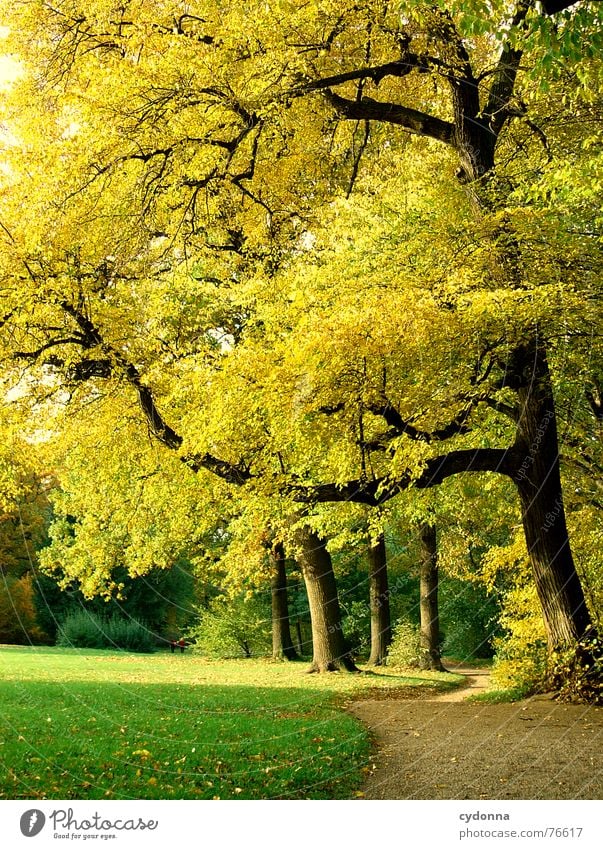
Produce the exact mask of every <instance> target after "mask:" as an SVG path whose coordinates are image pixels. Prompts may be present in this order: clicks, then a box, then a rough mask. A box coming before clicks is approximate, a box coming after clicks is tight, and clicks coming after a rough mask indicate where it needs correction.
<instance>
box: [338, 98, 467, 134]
mask: <svg viewBox="0 0 603 849" xmlns="http://www.w3.org/2000/svg"><path fill="white" fill-rule="evenodd" d="M324 95H325V97H326V99H327V100H328V101H329V103H330V104H331V106H333V108H334V109H335V110H336V111H337V112H338V113H339V114H340V115H341V116H342V117H344V118H352V119H353V120H355V121H384V122H385V123H389V124H397V125H398V126H399V127H403V128H404V129H405V130H408V131H409V132H411V133H416V134H417V135H420V136H429V137H430V138H433V139H436V140H437V141H441V142H444V144H450V145H452V144H453V143H454V124H452V123H451V122H450V121H443V120H442V119H441V118H436V117H434V116H433V115H429V114H427V113H426V112H419V111H418V110H417V109H411V108H410V107H408V106H400V105H399V104H397V103H381V102H379V101H378V100H373V99H372V98H371V97H363V98H362V100H361V101H356V100H348V99H347V98H345V97H340V96H339V95H338V94H335V93H334V92H332V91H330V89H326V90H325V91H324Z"/></svg>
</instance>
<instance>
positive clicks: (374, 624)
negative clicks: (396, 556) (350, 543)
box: [368, 535, 392, 666]
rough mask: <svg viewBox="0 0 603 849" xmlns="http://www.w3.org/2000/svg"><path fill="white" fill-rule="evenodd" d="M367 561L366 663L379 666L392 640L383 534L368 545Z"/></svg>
mask: <svg viewBox="0 0 603 849" xmlns="http://www.w3.org/2000/svg"><path fill="white" fill-rule="evenodd" d="M368 563H369V603H370V610H371V654H370V657H369V659H368V663H369V666H381V664H382V663H384V662H385V658H386V656H387V650H388V648H389V645H390V643H391V641H392V628H391V618H390V608H389V587H388V582H387V553H386V550H385V539H384V537H383V535H381V536H380V537H379V539H378V540H377V542H376V543H375V544H374V545H371V546H369V550H368Z"/></svg>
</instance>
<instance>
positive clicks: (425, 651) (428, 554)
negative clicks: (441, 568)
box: [419, 522, 445, 672]
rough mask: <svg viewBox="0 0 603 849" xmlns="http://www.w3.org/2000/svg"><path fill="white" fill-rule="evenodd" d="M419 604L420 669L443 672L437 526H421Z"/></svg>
mask: <svg viewBox="0 0 603 849" xmlns="http://www.w3.org/2000/svg"><path fill="white" fill-rule="evenodd" d="M420 533H421V559H420V564H419V604H420V616H421V630H420V642H421V669H434V670H437V671H439V672H444V671H445V670H444V667H443V666H442V659H441V657H440V613H439V609H438V549H437V537H436V529H435V525H431V524H429V523H428V522H424V523H423V524H422V525H421V532H420Z"/></svg>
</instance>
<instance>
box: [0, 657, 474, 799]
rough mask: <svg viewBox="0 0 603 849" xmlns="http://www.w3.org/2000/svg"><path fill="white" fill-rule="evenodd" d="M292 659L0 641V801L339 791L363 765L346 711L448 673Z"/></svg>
mask: <svg viewBox="0 0 603 849" xmlns="http://www.w3.org/2000/svg"><path fill="white" fill-rule="evenodd" d="M304 669H305V667H304V665H303V664H299V663H271V662H268V661H264V660H244V661H243V660H242V661H235V660H231V661H222V662H217V661H216V662H211V661H206V660H204V659H203V658H200V657H198V656H196V655H193V654H190V653H188V652H187V653H186V654H184V655H180V654H176V655H170V654H169V653H158V654H152V655H136V654H128V653H125V652H108V651H100V650H92V649H85V650H84V649H82V650H79V649H59V648H46V647H12V646H5V647H2V648H0V703H1V704H2V710H1V712H0V799H104V798H108V799H131V798H134V799H213V798H221V799H232V798H240V799H299V798H303V799H334V798H349V797H350V796H353V795H354V791H355V790H357V788H358V787H359V786H360V783H361V781H362V778H363V774H364V773H363V770H366V769H368V768H369V767H368V764H369V761H370V741H369V739H368V735H367V733H366V731H365V729H364V728H363V726H362V725H361V724H360V723H359V722H358V721H357V720H356V719H354V718H353V717H352V716H350V715H349V714H348V713H346V712H345V710H344V709H343V707H344V704H345V702H346V701H347V700H349V699H351V698H355V697H357V696H358V694H359V693H362V692H363V691H364V692H368V691H370V690H371V689H373V688H379V689H384V688H385V689H392V688H399V687H409V686H411V687H429V688H443V687H447V686H452V685H454V684H456V682H457V681H458V680H459V677H458V676H453V675H448V674H441V673H425V674H422V673H421V674H417V675H416V676H412V677H410V676H404V675H402V674H401V673H400V672H397V671H395V670H384V671H380V672H378V673H376V674H371V675H349V674H338V673H333V674H328V675H306V674H304Z"/></svg>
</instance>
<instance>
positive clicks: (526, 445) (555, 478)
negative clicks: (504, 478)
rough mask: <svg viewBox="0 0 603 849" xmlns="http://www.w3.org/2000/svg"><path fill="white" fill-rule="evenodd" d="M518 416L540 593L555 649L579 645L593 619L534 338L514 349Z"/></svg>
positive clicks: (519, 477)
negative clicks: (574, 543)
mask: <svg viewBox="0 0 603 849" xmlns="http://www.w3.org/2000/svg"><path fill="white" fill-rule="evenodd" d="M512 365H513V369H512V371H511V372H510V379H511V380H513V379H515V380H516V383H517V385H516V387H515V388H516V390H517V397H518V402H519V410H520V413H519V420H518V425H517V437H516V442H515V449H516V452H517V463H518V466H517V470H516V473H515V476H514V477H515V482H516V484H517V489H518V491H519V498H520V501H521V509H522V520H523V527H524V532H525V538H526V544H527V548H528V552H529V556H530V561H531V564H532V568H533V571H534V580H535V583H536V589H537V591H538V598H539V599H540V604H541V606H542V613H543V617H544V624H545V628H546V633H547V639H548V644H549V649H550V650H551V651H558V650H566V649H568V648H575V646H576V644H577V642H578V641H580V640H581V639H582V638H583V637H585V636H586V635H587V634H589V633H590V631H591V629H592V622H591V619H590V615H589V612H588V609H587V606H586V601H585V598H584V593H583V591H582V585H581V583H580V579H579V577H578V574H577V572H576V568H575V565H574V560H573V557H572V551H571V547H570V542H569V536H568V531H567V524H566V520H565V510H564V505H563V492H562V488H561V475H560V471H559V448H558V445H559V441H558V434H557V421H556V415H555V403H554V399H553V391H552V386H551V378H550V374H549V369H548V363H547V358H546V352H545V350H544V348H543V347H542V346H540V345H538V344H537V343H536V342H529V343H526V344H525V345H523V346H522V347H520V348H518V349H517V350H516V352H515V362H514V363H513V364H512Z"/></svg>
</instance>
